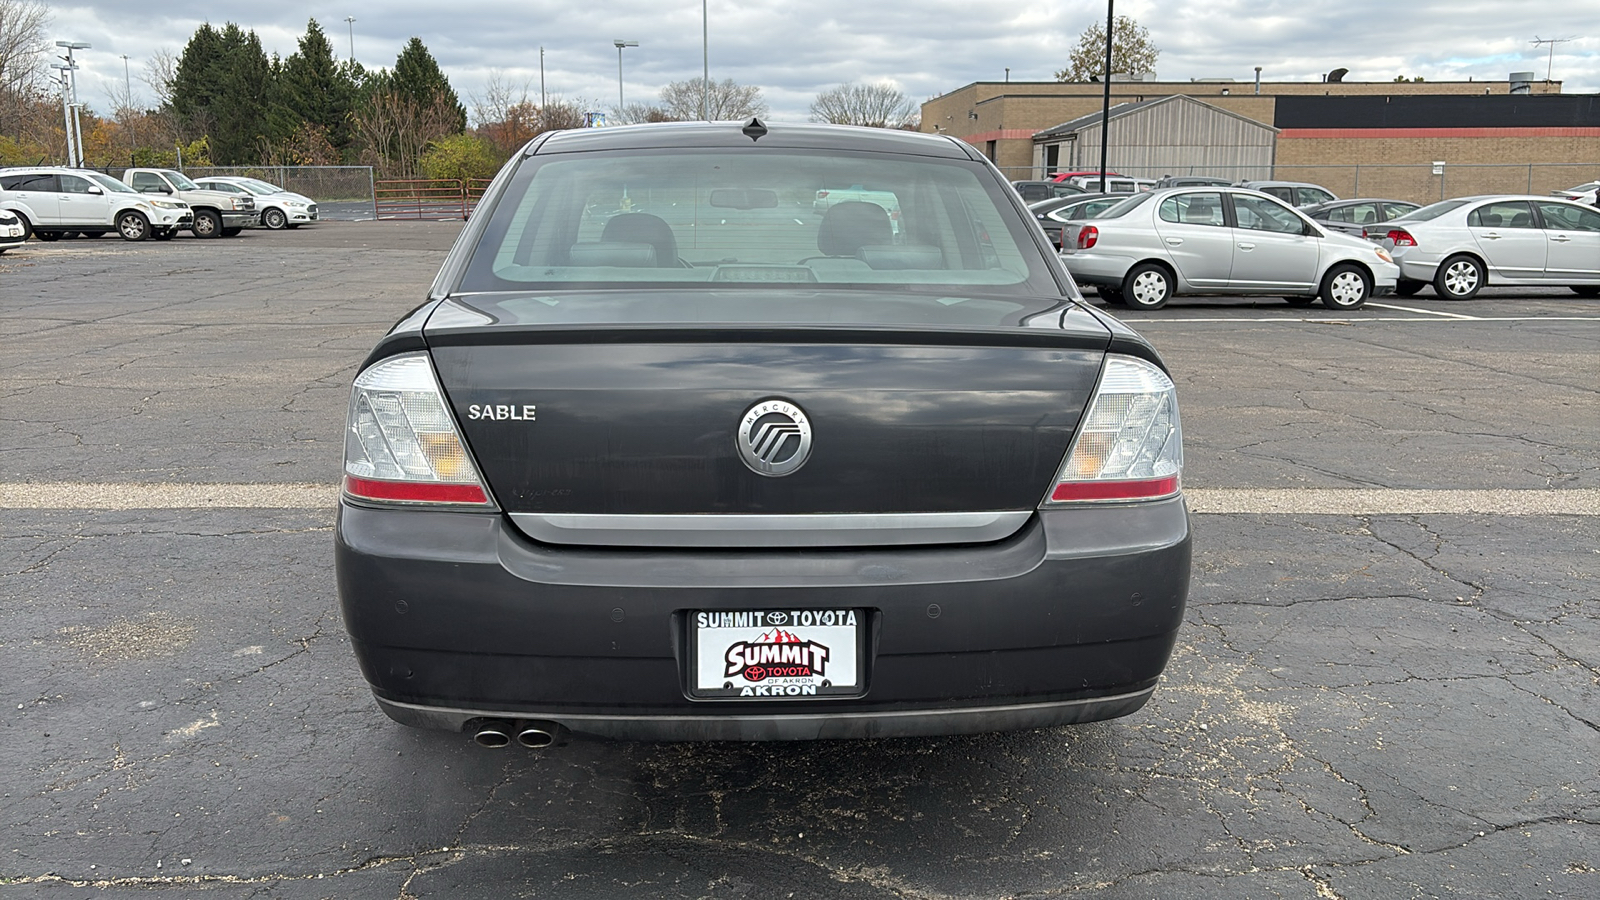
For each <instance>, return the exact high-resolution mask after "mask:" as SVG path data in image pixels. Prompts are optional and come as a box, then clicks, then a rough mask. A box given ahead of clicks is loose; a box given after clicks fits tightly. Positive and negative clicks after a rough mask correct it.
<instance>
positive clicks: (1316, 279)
mask: <svg viewBox="0 0 1600 900" xmlns="http://www.w3.org/2000/svg"><path fill="white" fill-rule="evenodd" d="M1062 243H1063V247H1064V249H1063V250H1062V251H1061V260H1062V262H1063V263H1065V264H1066V267H1067V271H1068V272H1071V273H1072V277H1073V278H1074V279H1076V280H1077V282H1078V283H1079V284H1092V285H1095V286H1096V287H1097V288H1098V289H1099V291H1100V296H1102V297H1104V298H1106V299H1107V300H1108V301H1110V302H1112V303H1125V304H1127V305H1128V306H1132V307H1136V308H1139V309H1159V308H1160V307H1162V306H1165V305H1166V303H1167V301H1168V300H1170V299H1172V297H1173V296H1175V295H1177V294H1224V293H1226V294H1275V295H1278V296H1281V297H1283V298H1284V299H1285V300H1288V301H1289V302H1290V303H1292V304H1295V305H1297V306H1298V305H1306V304H1310V303H1312V302H1314V301H1315V300H1318V299H1320V300H1321V301H1322V305H1324V306H1326V307H1328V308H1329V309H1356V308H1357V307H1359V306H1361V305H1362V304H1364V303H1366V302H1367V298H1369V297H1372V296H1374V295H1376V294H1382V293H1386V292H1388V291H1390V290H1393V289H1394V285H1395V280H1396V279H1397V278H1398V277H1399V274H1400V270H1399V268H1398V267H1397V266H1395V264H1394V260H1393V258H1392V257H1391V256H1390V255H1389V251H1388V250H1386V249H1384V248H1383V247H1380V246H1377V245H1376V244H1373V243H1372V242H1370V241H1366V240H1363V239H1361V238H1358V237H1351V236H1350V235H1346V234H1339V233H1338V232H1334V231H1329V230H1328V229H1325V228H1323V227H1321V226H1320V225H1318V224H1317V223H1315V222H1313V221H1311V219H1309V218H1308V217H1306V216H1305V215H1304V214H1303V213H1301V212H1300V211H1299V210H1296V209H1293V208H1291V207H1290V206H1288V205H1286V204H1285V203H1283V202H1282V201H1280V200H1278V199H1277V198H1275V197H1270V196H1268V195H1266V194H1263V193H1261V192H1259V191H1249V190H1244V189H1242V188H1226V187H1198V188H1164V189H1161V190H1157V191H1151V192H1150V193H1147V194H1135V195H1133V196H1132V197H1129V198H1128V199H1126V200H1124V201H1122V202H1121V203H1119V204H1117V205H1116V206H1113V207H1111V208H1110V209H1108V210H1106V211H1105V212H1102V213H1100V214H1099V215H1097V216H1094V217H1092V218H1089V219H1085V220H1083V221H1074V222H1071V223H1069V224H1068V225H1067V231H1066V235H1065V237H1064V239H1063V241H1062Z"/></svg>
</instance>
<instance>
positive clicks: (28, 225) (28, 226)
mask: <svg viewBox="0 0 1600 900" xmlns="http://www.w3.org/2000/svg"><path fill="white" fill-rule="evenodd" d="M11 214H12V215H14V216H16V217H17V221H18V222H21V223H22V240H24V241H25V240H27V239H28V238H30V237H33V223H32V222H29V221H28V217H27V216H25V215H23V214H22V213H19V212H17V211H16V210H12V211H11Z"/></svg>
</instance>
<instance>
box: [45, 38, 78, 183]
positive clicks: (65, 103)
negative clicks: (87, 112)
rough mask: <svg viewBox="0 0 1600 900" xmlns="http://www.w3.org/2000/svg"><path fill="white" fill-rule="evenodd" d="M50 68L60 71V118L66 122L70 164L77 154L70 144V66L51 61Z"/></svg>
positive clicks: (69, 164)
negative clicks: (68, 85) (68, 79)
mask: <svg viewBox="0 0 1600 900" xmlns="http://www.w3.org/2000/svg"><path fill="white" fill-rule="evenodd" d="M50 68H52V69H55V70H57V71H59V72H60V73H61V118H62V120H63V121H65V122H66V126H65V128H66V135H67V165H68V166H71V165H72V161H73V160H74V159H76V158H77V156H78V151H77V150H76V149H75V148H74V147H73V145H72V96H71V95H70V94H68V93H67V77H68V75H67V73H68V72H70V71H71V70H72V67H71V66H69V65H67V64H66V63H51V64H50Z"/></svg>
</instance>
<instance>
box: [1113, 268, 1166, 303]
mask: <svg viewBox="0 0 1600 900" xmlns="http://www.w3.org/2000/svg"><path fill="white" fill-rule="evenodd" d="M1170 299H1172V273H1171V272H1168V271H1167V270H1166V268H1165V267H1163V266H1159V265H1156V264H1155V263H1140V264H1139V265H1137V266H1134V267H1133V268H1132V269H1131V270H1129V271H1128V275H1127V277H1126V278H1124V279H1123V280H1122V302H1123V303H1125V304H1127V305H1128V306H1131V307H1133V308H1135V309H1160V308H1161V307H1163V306H1166V305H1167V301H1168V300H1170Z"/></svg>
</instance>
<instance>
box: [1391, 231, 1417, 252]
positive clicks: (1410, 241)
mask: <svg viewBox="0 0 1600 900" xmlns="http://www.w3.org/2000/svg"><path fill="white" fill-rule="evenodd" d="M1388 237H1389V240H1391V241H1394V245H1395V246H1396V247H1415V246H1416V245H1417V239H1416V238H1414V237H1412V236H1411V232H1409V231H1406V230H1405V229H1404V228H1391V229H1389V235H1388Z"/></svg>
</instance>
